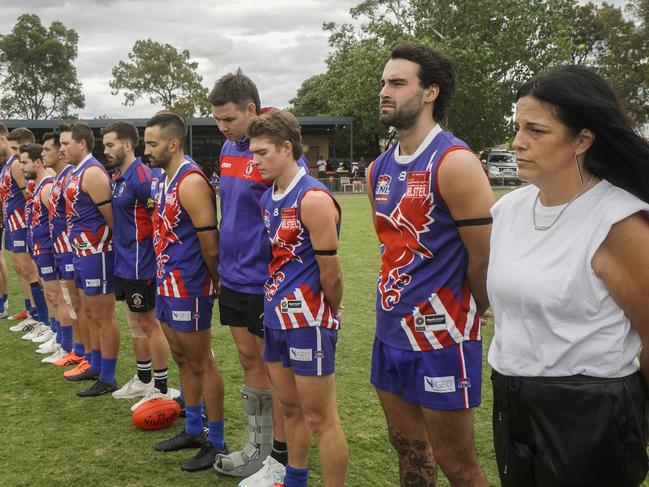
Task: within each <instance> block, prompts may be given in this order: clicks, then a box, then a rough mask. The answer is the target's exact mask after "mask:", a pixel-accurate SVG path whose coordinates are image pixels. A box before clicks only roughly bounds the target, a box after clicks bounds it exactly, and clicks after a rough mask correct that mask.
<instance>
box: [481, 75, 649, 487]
mask: <svg viewBox="0 0 649 487" xmlns="http://www.w3.org/2000/svg"><path fill="white" fill-rule="evenodd" d="M516 98H517V102H516V115H515V127H516V137H515V139H514V148H515V150H516V158H517V162H518V170H519V177H520V178H521V179H523V180H525V181H527V182H529V183H531V184H530V185H529V186H526V187H524V188H522V189H519V190H516V191H513V192H512V193H510V194H508V195H506V196H504V197H503V198H502V199H500V201H498V202H497V203H496V205H495V206H494V207H493V209H492V215H493V218H494V223H493V229H492V234H491V256H490V263H489V273H488V278H487V286H488V292H489V299H490V302H491V305H492V308H493V311H494V322H495V326H494V338H493V341H492V343H491V347H490V349H489V363H490V364H491V366H492V368H493V376H492V380H493V390H494V414H493V421H494V444H495V449H496V458H497V461H498V470H499V474H500V479H501V482H502V485H503V486H517V487H518V486H543V487H550V486H559V485H561V486H589V487H592V486H606V487H612V486H637V485H639V484H640V483H641V482H642V481H643V480H644V478H645V476H646V473H647V464H648V463H647V454H646V450H645V445H646V436H647V431H646V427H645V413H646V411H645V402H646V400H647V387H646V382H647V379H648V378H649V353H644V354H641V355H640V356H638V352H639V351H640V349H641V347H642V346H644V345H646V344H647V343H648V342H649V220H648V218H647V213H648V212H649V205H648V204H647V201H649V144H648V143H647V142H646V141H645V140H643V139H642V138H641V137H640V136H639V135H637V134H636V133H635V132H634V130H633V129H632V127H631V126H630V125H629V123H628V121H627V118H626V116H625V114H624V112H623V110H622V108H621V104H620V102H619V101H618V99H617V98H616V96H615V94H614V93H613V91H612V89H611V88H610V86H609V85H608V83H607V82H606V81H605V80H604V79H603V78H601V77H600V76H598V75H597V74H595V73H594V72H593V71H591V70H589V69H587V68H583V67H576V66H566V67H561V68H557V69H554V70H552V71H550V72H548V73H546V74H544V75H541V76H540V77H538V78H536V79H534V80H532V81H530V82H528V83H527V84H525V85H524V86H522V87H521V88H520V90H519V91H518V93H517V96H516ZM643 377H644V378H643Z"/></svg>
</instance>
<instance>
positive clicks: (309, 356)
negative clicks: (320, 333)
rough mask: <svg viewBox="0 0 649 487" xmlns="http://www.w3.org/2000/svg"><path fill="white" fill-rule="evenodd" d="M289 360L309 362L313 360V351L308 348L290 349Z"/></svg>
mask: <svg viewBox="0 0 649 487" xmlns="http://www.w3.org/2000/svg"><path fill="white" fill-rule="evenodd" d="M290 355H291V360H297V361H299V362H311V360H313V350H311V349H310V348H295V347H291V349H290Z"/></svg>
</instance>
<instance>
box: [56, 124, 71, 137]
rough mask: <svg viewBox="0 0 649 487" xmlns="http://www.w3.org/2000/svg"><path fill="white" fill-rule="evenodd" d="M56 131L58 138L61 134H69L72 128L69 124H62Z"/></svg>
mask: <svg viewBox="0 0 649 487" xmlns="http://www.w3.org/2000/svg"><path fill="white" fill-rule="evenodd" d="M57 130H58V132H59V136H60V135H61V134H62V133H63V132H71V131H72V126H71V125H70V124H68V123H62V124H60V125H59V128H58V129H57Z"/></svg>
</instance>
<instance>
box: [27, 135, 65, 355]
mask: <svg viewBox="0 0 649 487" xmlns="http://www.w3.org/2000/svg"><path fill="white" fill-rule="evenodd" d="M42 153H43V146H42V145H40V144H26V145H22V146H21V147H20V162H21V164H22V170H23V174H24V176H25V179H26V180H28V181H33V182H34V183H35V188H34V191H33V193H32V194H31V212H30V216H29V219H28V220H29V221H28V228H27V231H28V234H29V240H30V242H31V254H32V259H33V260H34V262H35V263H36V268H37V270H38V274H39V276H40V278H41V282H42V283H43V287H44V289H45V297H46V299H47V304H48V308H49V311H50V312H51V314H52V315H53V318H54V319H55V320H56V321H55V322H54V323H58V324H60V325H61V326H60V329H59V328H58V327H56V328H57V329H56V330H52V338H53V340H52V346H51V347H49V348H48V349H47V351H52V352H54V355H52V356H50V357H46V358H45V359H44V360H43V361H44V362H46V363H47V362H54V361H56V360H59V359H61V358H63V356H64V355H67V354H68V353H70V352H71V351H72V323H71V321H70V315H69V313H68V308H67V305H66V303H65V299H64V298H63V291H62V290H61V285H60V284H59V280H58V279H59V274H58V269H57V267H56V263H55V260H54V249H53V247H52V238H51V235H50V222H49V212H48V205H49V197H50V193H51V191H52V182H53V180H54V178H53V177H52V176H51V175H50V173H49V172H48V170H47V169H46V167H45V165H44V163H43V159H42ZM54 333H57V334H59V335H60V342H59V343H60V347H58V346H55V344H56V343H57V342H56V337H55V335H54ZM43 353H46V352H43Z"/></svg>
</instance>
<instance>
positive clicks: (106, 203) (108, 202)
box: [95, 200, 113, 208]
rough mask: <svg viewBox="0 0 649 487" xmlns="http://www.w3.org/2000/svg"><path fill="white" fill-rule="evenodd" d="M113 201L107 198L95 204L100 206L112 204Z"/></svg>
mask: <svg viewBox="0 0 649 487" xmlns="http://www.w3.org/2000/svg"><path fill="white" fill-rule="evenodd" d="M112 202H113V200H106V201H102V202H101V203H95V206H96V207H97V208H99V207H100V206H104V205H109V204H111V203H112Z"/></svg>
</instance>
